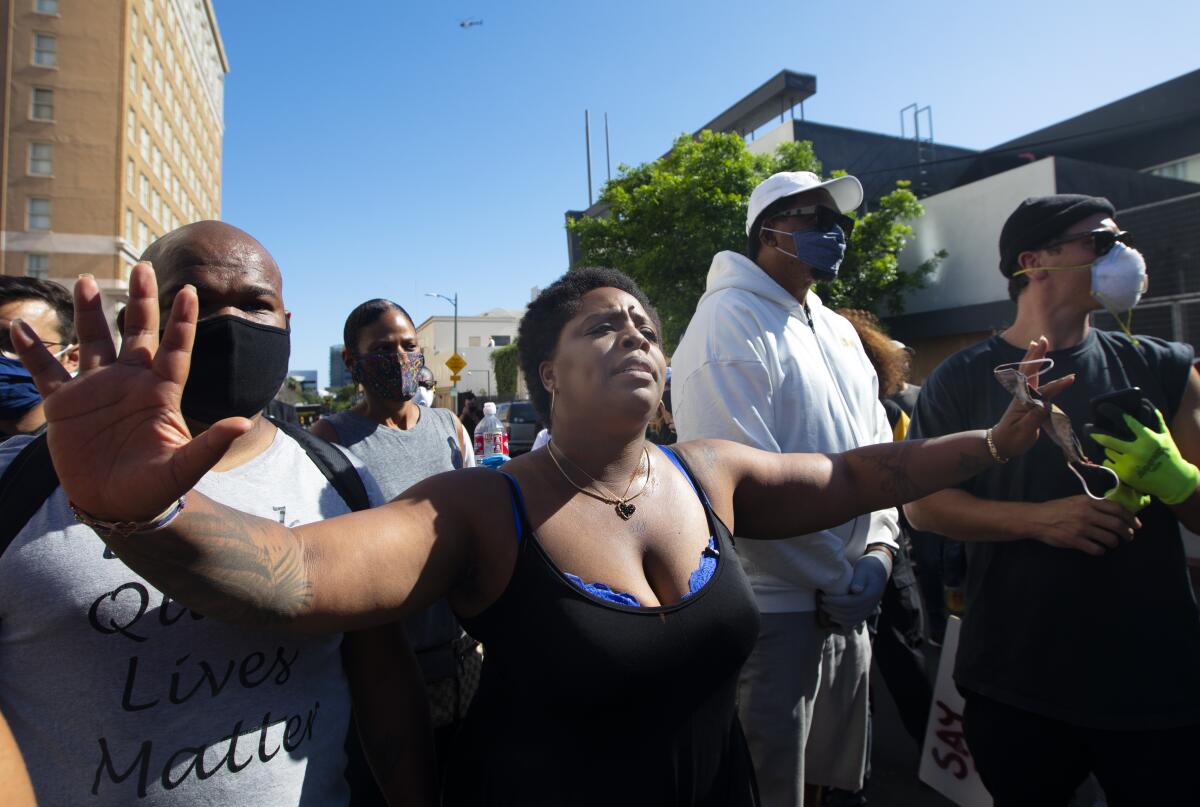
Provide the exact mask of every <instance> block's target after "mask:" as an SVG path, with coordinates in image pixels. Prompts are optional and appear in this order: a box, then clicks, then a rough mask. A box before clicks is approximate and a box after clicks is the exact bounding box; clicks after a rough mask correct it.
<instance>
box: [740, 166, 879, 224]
mask: <svg viewBox="0 0 1200 807" xmlns="http://www.w3.org/2000/svg"><path fill="white" fill-rule="evenodd" d="M817 188H825V189H826V190H827V191H829V195H830V196H832V197H833V203H834V204H835V205H837V206H838V211H839V212H841V213H849V212H850V211H851V210H857V209H858V206H859V205H861V204H862V200H863V189H862V183H860V182H859V181H858V178H857V177H852V176H849V175H847V176H842V177H836V178H834V179H827V180H825V181H824V182H822V181H821V178H820V177H819V176H817V175H816V174H814V173H813V172H812V171H780V172H779V173H778V174H772V175H771V176H769V177H767V178H766V179H764V180H763V181H762V182H760V183H759V184H758V187H757V188H755V189H754V192H753V193H751V194H750V207H749V208H748V209H747V210H746V235H750V229H751V228H752V227H753V226H754V222H755V221H756V220H757V219H758V217H759V216H760V215H761V214H762V212H763V211H764V210H766V209H767V208H768V207H769V206H770V205H771V204H772V203H773V202H775V201H777V200H779V199H784V198H786V197H788V196H795V195H796V194H797V193H803V192H804V191H811V190H816V189H817Z"/></svg>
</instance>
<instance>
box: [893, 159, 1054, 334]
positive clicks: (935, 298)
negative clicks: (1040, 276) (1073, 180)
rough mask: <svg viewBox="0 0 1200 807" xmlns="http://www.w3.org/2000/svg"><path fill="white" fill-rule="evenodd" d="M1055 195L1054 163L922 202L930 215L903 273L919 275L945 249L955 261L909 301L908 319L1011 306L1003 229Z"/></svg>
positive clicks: (908, 250) (921, 223) (916, 226)
mask: <svg viewBox="0 0 1200 807" xmlns="http://www.w3.org/2000/svg"><path fill="white" fill-rule="evenodd" d="M1054 192H1055V178H1054V158H1048V159H1045V160H1039V161H1038V162H1035V163H1030V164H1029V165H1025V166H1022V167H1020V168H1016V169H1014V170H1012V171H1007V172H1005V173H1003V174H999V175H997V176H994V177H988V178H987V179H982V180H979V181H978V182H972V183H970V184H967V185H963V186H962V187H959V188H954V189H953V190H949V191H946V192H944V193H939V194H935V195H933V196H928V197H926V198H924V199H922V200H921V204H922V205H924V206H925V215H924V216H923V217H921V218H920V219H918V220H917V221H916V222H914V223H913V230H914V233H913V238H912V240H911V241H909V243H908V246H907V247H905V249H904V251H903V252H902V253H901V254H900V269H901V270H902V271H906V272H911V271H913V270H914V269H916V268H917V266H919V265H920V264H921V262H923V261H925V260H927V259H928V258H929V256H930V255H932V254H933V253H934V252H936V251H937V250H939V249H945V250H947V251H948V252H949V255H948V256H947V257H946V260H944V261H942V263H941V265H940V266H939V267H938V268H937V269H936V270H935V271H934V273H933V274H932V275H930V277H929V283H928V285H927V286H926V288H924V289H920V290H918V291H915V292H913V293H912V294H911V295H909V297H908V298H907V300H906V301H905V306H904V311H905V313H906V314H919V313H922V312H928V311H938V310H942V309H947V308H957V307H960V306H968V305H978V304H983V303H992V302H997V301H1003V300H1007V299H1008V282H1007V281H1006V280H1005V278H1004V276H1003V275H1001V274H1000V269H999V264H1000V250H999V247H998V246H997V245H998V244H999V241H1000V228H1001V227H1003V226H1004V221H1005V219H1007V218H1008V216H1009V214H1011V213H1012V212H1013V210H1015V209H1016V207H1017V205H1019V204H1020V203H1021V202H1022V201H1023V200H1024V199H1025V198H1027V197H1029V196H1042V195H1046V194H1052V193H1054Z"/></svg>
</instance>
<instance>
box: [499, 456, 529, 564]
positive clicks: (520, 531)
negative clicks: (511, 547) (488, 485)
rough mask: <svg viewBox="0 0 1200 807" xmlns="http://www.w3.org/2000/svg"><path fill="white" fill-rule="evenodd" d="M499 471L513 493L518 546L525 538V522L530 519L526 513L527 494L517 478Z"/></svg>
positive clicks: (514, 521)
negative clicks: (522, 489)
mask: <svg viewBox="0 0 1200 807" xmlns="http://www.w3.org/2000/svg"><path fill="white" fill-rule="evenodd" d="M499 473H500V475H501V476H503V477H504V480H505V481H506V482H508V488H509V492H510V493H511V494H512V509H513V525H514V526H515V527H516V529H517V546H520V545H521V542H522V541H523V540H524V538H525V524H527V523H528V521H529V518H528V516H526V514H525V496H524V494H522V493H521V486H520V485H518V484H517V480H516V479H513V477H512V476H511V475H510V474H508V473H506V472H505V471H500V472H499Z"/></svg>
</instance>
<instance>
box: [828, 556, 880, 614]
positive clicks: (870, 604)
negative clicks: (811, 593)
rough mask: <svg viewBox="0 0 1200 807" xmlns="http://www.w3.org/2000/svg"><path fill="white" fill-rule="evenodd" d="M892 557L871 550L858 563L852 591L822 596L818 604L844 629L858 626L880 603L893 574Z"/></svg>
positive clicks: (855, 567) (852, 581)
mask: <svg viewBox="0 0 1200 807" xmlns="http://www.w3.org/2000/svg"><path fill="white" fill-rule="evenodd" d="M890 560H891V558H890V557H886V556H884V553H882V552H874V551H872V552H868V553H867V554H865V555H863V556H862V557H861V558H859V559H858V560H856V561H855V562H854V574H853V576H852V577H851V578H850V590H849V591H847V592H846V593H845V594H825V593H822V594H821V595H820V597H819V598H818V601H817V602H818V607H819V608H820V610H821V611H822V612H823V613H824V614H825V615H826V616H827V617H829V619H830V620H832V621H833V622H835V623H837V624H838V625H840V626H841V627H843V628H846V629H853V628H857V627H858V626H859V625H861V624H862V623H863V622H865V621H866V619H867V617H869V616H870V615H871V613H872V612H873V611H874V610H875V606H877V605H879V600H880V599H882V598H883V591H884V589H885V588H886V587H887V581H888V575H890V574H891V564H890V563H889V561H890Z"/></svg>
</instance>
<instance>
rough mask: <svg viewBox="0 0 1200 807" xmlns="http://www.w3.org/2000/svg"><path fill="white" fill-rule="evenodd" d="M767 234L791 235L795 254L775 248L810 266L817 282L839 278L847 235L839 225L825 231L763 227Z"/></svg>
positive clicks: (844, 255)
mask: <svg viewBox="0 0 1200 807" xmlns="http://www.w3.org/2000/svg"><path fill="white" fill-rule="evenodd" d="M763 229H764V230H766V231H767V232H772V233H779V234H781V235H790V236H791V237H792V248H793V249H794V250H795V251H794V252H788V251H787V250H785V249H779V247H775V249H778V250H779V251H780V252H782V253H783V254H784V255H788V256H790V257H792V258H795V259H796V260H798V261H802V262H804V263H806V264H808V265H809V266H810V267H811V268H812V271H813V275H814V276H815V277H816V279H817V280H833V279H834V278H835V277H837V273H838V269H840V268H841V266H842V259H843V258H845V257H846V233H845V232H843V231H842V228H841V227H839V226H838V225H836V224H834V225H831V226H830V227H829V228H828V229H824V230H798V231H796V232H788V231H787V230H775V229H772V228H770V227H763Z"/></svg>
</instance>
